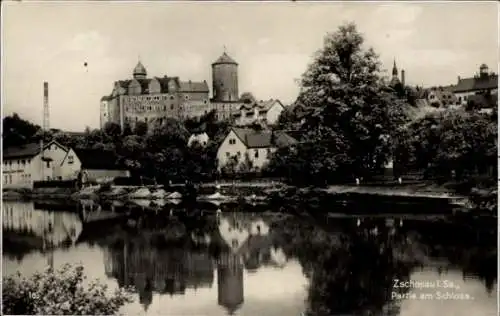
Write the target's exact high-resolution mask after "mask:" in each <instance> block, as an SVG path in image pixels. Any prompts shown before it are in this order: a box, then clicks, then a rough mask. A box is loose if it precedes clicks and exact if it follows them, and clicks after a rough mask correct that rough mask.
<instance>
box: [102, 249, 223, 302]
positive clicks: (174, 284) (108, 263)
mask: <svg viewBox="0 0 500 316" xmlns="http://www.w3.org/2000/svg"><path fill="white" fill-rule="evenodd" d="M104 261H105V262H104V265H105V270H106V275H107V276H108V277H113V278H116V279H117V281H118V284H119V285H120V286H134V287H135V288H136V289H137V291H138V292H139V299H140V303H141V304H143V306H144V308H145V309H147V308H148V307H149V305H150V304H151V301H152V297H153V292H158V293H161V294H170V295H173V294H184V292H185V290H186V288H194V289H196V288H199V287H211V286H212V283H213V271H214V266H213V261H212V259H211V258H210V256H209V254H208V253H195V252H191V251H186V250H184V249H170V250H169V249H165V250H163V249H158V248H156V247H155V246H152V245H147V246H146V247H144V245H139V244H138V243H134V242H127V241H126V242H125V243H124V244H123V246H122V248H120V249H116V248H109V249H107V248H106V250H105V257H104Z"/></svg>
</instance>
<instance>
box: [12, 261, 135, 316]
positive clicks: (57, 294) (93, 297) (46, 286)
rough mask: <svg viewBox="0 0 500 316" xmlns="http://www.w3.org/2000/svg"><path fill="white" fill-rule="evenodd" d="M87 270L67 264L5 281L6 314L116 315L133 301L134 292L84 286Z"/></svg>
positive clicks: (98, 286)
mask: <svg viewBox="0 0 500 316" xmlns="http://www.w3.org/2000/svg"><path fill="white" fill-rule="evenodd" d="M84 278H85V276H84V273H83V267H81V266H76V267H72V266H71V265H69V264H66V265H64V266H63V267H62V268H61V269H59V270H53V269H48V270H46V271H45V272H44V273H35V274H34V275H33V276H32V277H31V278H29V279H26V278H22V277H21V275H20V274H17V275H13V276H7V277H4V279H3V291H2V313H3V314H10V315H112V314H116V313H117V312H118V310H119V309H120V307H121V306H123V305H124V304H125V303H129V302H132V296H131V292H130V291H128V290H121V289H120V290H116V291H115V293H114V294H111V295H108V294H106V290H107V286H106V285H103V284H101V283H100V282H98V281H93V282H91V283H90V284H89V285H88V286H87V285H85V284H84Z"/></svg>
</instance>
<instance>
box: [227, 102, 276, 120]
mask: <svg viewBox="0 0 500 316" xmlns="http://www.w3.org/2000/svg"><path fill="white" fill-rule="evenodd" d="M284 109H285V107H284V106H283V104H282V103H281V102H280V101H279V100H273V99H271V100H268V101H262V100H261V101H259V102H252V103H243V104H242V105H241V106H240V109H239V112H237V113H235V114H233V117H234V124H235V125H237V126H245V125H250V124H252V123H254V122H256V121H261V122H264V123H266V124H268V125H274V124H276V123H277V122H278V118H279V116H280V114H281V112H283V110H284Z"/></svg>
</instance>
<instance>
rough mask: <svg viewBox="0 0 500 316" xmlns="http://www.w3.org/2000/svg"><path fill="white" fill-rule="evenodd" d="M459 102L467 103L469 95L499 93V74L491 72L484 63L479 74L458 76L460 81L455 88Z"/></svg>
mask: <svg viewBox="0 0 500 316" xmlns="http://www.w3.org/2000/svg"><path fill="white" fill-rule="evenodd" d="M453 92H454V93H455V96H456V97H457V99H458V103H459V104H462V105H466V104H467V101H468V98H469V96H472V95H477V94H485V95H493V94H495V93H498V74H495V73H489V72H488V66H487V65H485V64H482V65H481V66H480V67H479V74H478V75H476V76H474V77H470V78H460V77H458V82H457V84H456V86H455V87H454V88H453Z"/></svg>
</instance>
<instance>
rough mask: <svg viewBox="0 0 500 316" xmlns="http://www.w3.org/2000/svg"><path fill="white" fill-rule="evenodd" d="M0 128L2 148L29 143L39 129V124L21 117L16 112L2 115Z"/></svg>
mask: <svg viewBox="0 0 500 316" xmlns="http://www.w3.org/2000/svg"><path fill="white" fill-rule="evenodd" d="M2 128H3V130H2V138H3V145H2V146H3V148H7V147H10V146H18V145H22V144H26V143H29V142H30V141H32V140H33V138H34V137H35V135H37V133H38V132H39V130H40V126H38V125H34V124H32V123H31V122H28V121H26V120H23V119H21V118H20V117H19V115H18V114H17V113H14V114H13V115H12V116H6V117H4V118H3V122H2Z"/></svg>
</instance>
